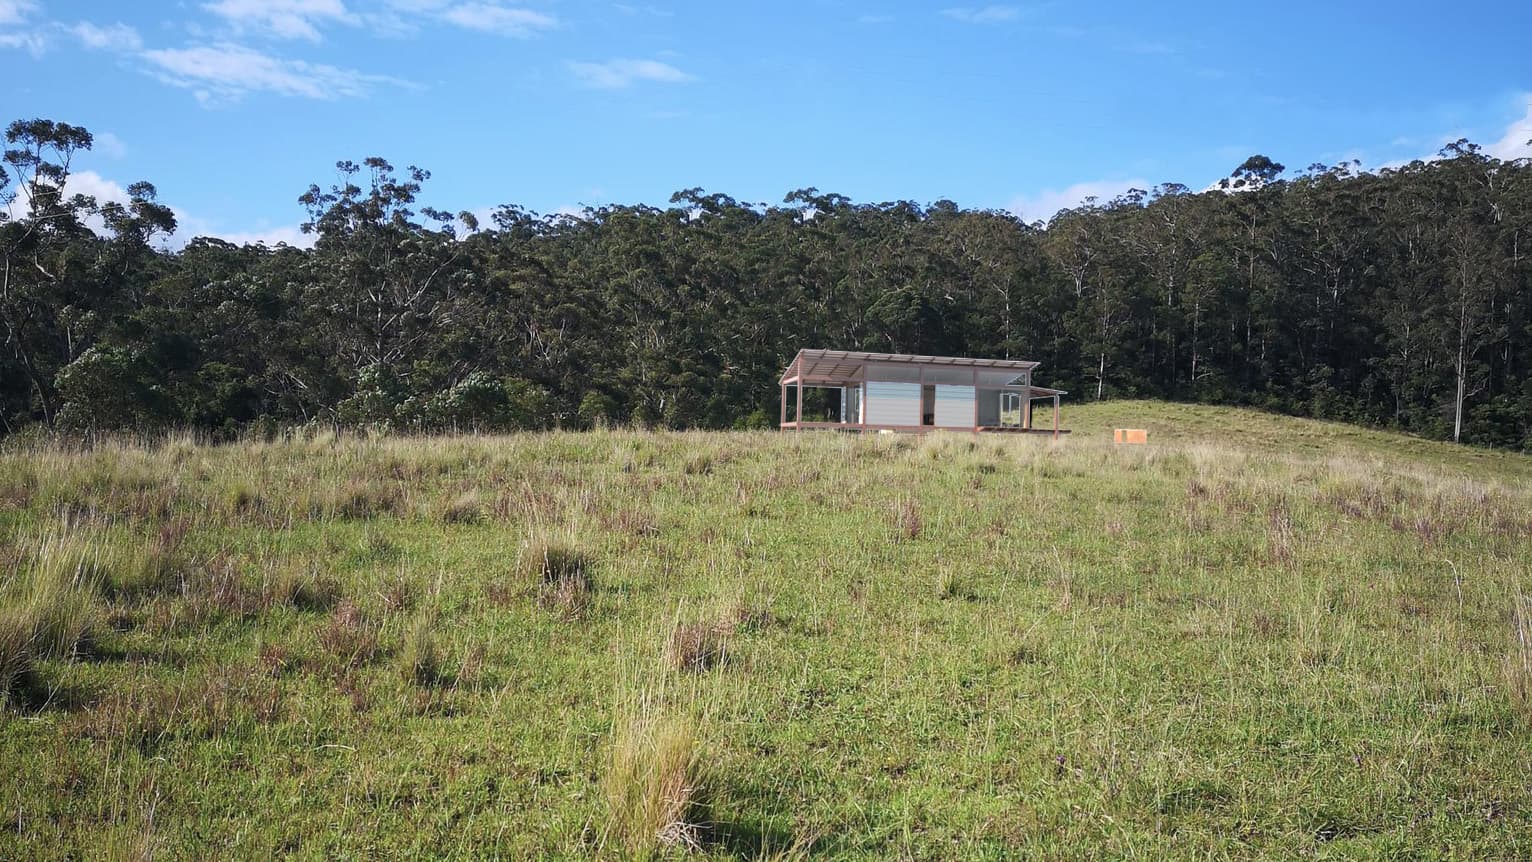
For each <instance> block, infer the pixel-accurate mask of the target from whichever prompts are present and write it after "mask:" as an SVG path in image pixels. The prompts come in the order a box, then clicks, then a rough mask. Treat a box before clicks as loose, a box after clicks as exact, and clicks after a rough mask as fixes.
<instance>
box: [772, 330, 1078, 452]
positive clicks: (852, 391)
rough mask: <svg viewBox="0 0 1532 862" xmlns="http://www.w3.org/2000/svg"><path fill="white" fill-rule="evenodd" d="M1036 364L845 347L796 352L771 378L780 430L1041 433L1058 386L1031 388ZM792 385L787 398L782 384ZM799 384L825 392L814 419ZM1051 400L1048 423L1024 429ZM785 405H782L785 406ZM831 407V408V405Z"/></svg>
mask: <svg viewBox="0 0 1532 862" xmlns="http://www.w3.org/2000/svg"><path fill="white" fill-rule="evenodd" d="M1037 366H1038V363H1036V362H1028V361H1025V360H1020V359H968V358H963V357H958V356H918V355H915V354H908V353H863V352H860V351H852V350H807V349H805V350H800V351H798V355H797V356H795V357H793V361H792V362H791V363H789V364H788V366H787V369H786V370H785V371H783V372H782V378H781V380H780V381H779V383H780V385H781V389H782V419H781V426H780V427H782V428H783V429H789V430H795V431H802V430H805V429H838V430H846V431H907V432H914V433H920V432H924V431H935V430H938V429H946V430H950V431H972V432H974V433H978V432H980V431H999V432H1014V433H1043V434H1052V435H1054V436H1055V437H1056V436H1058V435H1059V434H1061V433H1065V432H1064V431H1063V430H1062V429H1060V428H1059V397H1060V396H1062V395H1067V394H1068V393H1066V392H1064V391H1063V390H1061V389H1048V388H1046V387H1042V386H1034V385H1033V383H1032V371H1033V370H1034V369H1035V368H1037ZM789 388H791V389H793V390H794V394H793V396H792V397H791V398H790V397H789V393H788V389H789ZM804 389H826V390H831V398H830V400H829V403H830V405H831V407H832V409H830V410H826V411H825V413H826V415H825V416H824V417H823V418H822V419H818V420H810V419H807V418H805V417H804V413H803V392H804ZM1049 400H1051V401H1052V403H1053V423H1052V427H1051V428H1043V429H1038V428H1034V427H1033V426H1032V405H1033V403H1034V402H1036V401H1049ZM790 407H791V408H793V409H791V410H790V409H789V408H790ZM837 407H838V409H833V408H837Z"/></svg>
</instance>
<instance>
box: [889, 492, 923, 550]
mask: <svg viewBox="0 0 1532 862" xmlns="http://www.w3.org/2000/svg"><path fill="white" fill-rule="evenodd" d="M893 520H894V535H896V536H897V537H899V538H900V539H902V540H905V541H909V540H912V539H918V538H920V533H921V530H923V529H924V528H925V522H924V521H922V520H921V518H920V507H919V506H917V505H915V501H914V500H912V499H910V498H908V497H901V498H899V499H898V500H897V501H895V502H894V508H893Z"/></svg>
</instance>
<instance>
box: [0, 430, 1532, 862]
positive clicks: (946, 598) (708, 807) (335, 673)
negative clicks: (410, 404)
mask: <svg viewBox="0 0 1532 862" xmlns="http://www.w3.org/2000/svg"><path fill="white" fill-rule="evenodd" d="M1064 418H1065V423H1066V425H1067V426H1069V427H1071V428H1073V429H1075V433H1074V434H1072V435H1069V436H1067V437H1065V438H1064V439H1062V440H1060V441H1058V442H1057V443H1055V442H1053V441H1051V440H1048V439H1034V438H1027V439H1015V438H1010V437H982V438H977V439H975V438H972V437H970V436H967V435H943V434H939V435H933V436H930V437H926V438H913V437H905V436H878V435H869V436H865V437H852V436H847V435H838V434H829V433H821V434H796V435H794V434H773V433H737V434H736V433H727V434H723V433H720V434H704V433H691V434H670V433H635V432H627V431H598V432H591V433H550V434H541V435H525V436H512V437H486V438H468V437H457V438H437V439H411V438H371V437H350V436H344V435H340V436H337V435H333V434H309V435H294V436H290V437H287V438H283V439H279V440H276V441H269V442H268V441H250V442H246V443H240V444H231V445H222V446H208V445H203V444H200V443H198V442H196V441H194V440H190V439H176V440H170V441H166V442H163V443H158V444H154V445H147V444H140V443H135V442H132V441H119V442H106V443H101V444H98V445H96V446H94V447H92V448H88V449H81V448H71V447H67V446H62V445H49V444H41V443H32V444H27V445H22V444H11V445H10V447H9V448H4V449H0V684H3V685H0V691H3V692H4V693H5V696H4V703H3V705H0V858H6V859H11V858H15V859H53V858H77V857H87V858H92V857H96V858H99V857H106V858H117V857H122V856H148V855H154V856H157V857H161V858H208V857H237V858H252V857H271V856H278V855H282V856H296V857H299V858H328V857H330V856H346V857H354V856H367V857H380V858H418V857H451V858H464V857H488V858H589V857H597V858H611V859H618V858H631V857H642V856H646V855H649V856H655V857H659V858H680V857H687V858H717V859H725V858H747V859H757V858H760V859H765V858H810V857H812V858H821V857H823V858H844V859H883V858H890V857H895V858H911V859H947V858H972V859H1012V858H1037V859H1057V858H1080V859H1096V858H1124V857H1130V856H1132V857H1140V858H1183V857H1215V858H1239V859H1254V858H1269V859H1282V858H1291V857H1294V856H1309V857H1317V858H1416V857H1425V858H1439V857H1457V858H1476V859H1477V858H1485V859H1517V858H1527V857H1528V856H1529V855H1532V843H1529V841H1528V839H1527V838H1526V836H1527V835H1529V834H1532V786H1529V785H1528V783H1527V780H1526V772H1527V767H1528V764H1529V763H1532V705H1529V704H1532V633H1529V631H1532V630H1529V626H1532V622H1529V621H1532V605H1529V599H1528V596H1529V594H1532V572H1529V570H1528V569H1527V562H1526V561H1527V560H1528V559H1532V505H1529V504H1532V459H1529V458H1527V457H1524V456H1519V455H1514V454H1509V453H1500V452H1488V451H1483V450H1469V449H1464V448H1458V447H1452V446H1448V445H1444V444H1438V443H1431V442H1428V441H1422V440H1417V439H1413V438H1407V437H1402V436H1399V435H1392V434H1386V433H1379V432H1371V431H1365V430H1359V429H1355V428H1351V427H1347V426H1340V425H1333V424H1328V423H1320V422H1307V421H1302V420H1294V419H1285V418H1280V417H1273V416H1268V415H1264V414H1259V413H1252V412H1246V411H1236V410H1224V409H1215V408H1208V407H1195V406H1184V405H1163V404H1150V403H1141V402H1124V403H1109V404H1104V405H1091V406H1079V407H1072V408H1071V407H1066V409H1065V413H1064ZM1114 427H1143V428H1147V429H1149V440H1150V445H1148V446H1146V447H1131V448H1129V447H1123V448H1118V447H1114V446H1112V445H1111V443H1110V429H1111V428H1114Z"/></svg>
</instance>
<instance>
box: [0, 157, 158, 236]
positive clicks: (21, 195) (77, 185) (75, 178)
mask: <svg viewBox="0 0 1532 862" xmlns="http://www.w3.org/2000/svg"><path fill="white" fill-rule="evenodd" d="M16 191H17V195H16V199H15V200H13V201H11V205H10V211H11V216H12V217H16V216H19V215H21V214H22V213H25V212H26V211H27V209H28V208H29V207H30V206H31V205H32V196H31V195H30V194H29V192H30V189H29V188H27V187H26V186H21V187H19V188H17V189H16ZM75 195H86V196H89V197H92V198H95V200H96V204H97V205H98V206H99V205H101V204H105V203H113V202H115V203H119V204H123V205H124V206H126V205H127V203H128V202H129V201H130V200H132V198H131V197H130V196H129V195H128V190H127V188H125V187H124V186H123V185H122V184H121V183H119V182H117V181H116V180H109V179H107V178H106V177H103V176H101V175H100V174H98V173H96V172H95V171H71V172H70V174H69V178H68V179H67V180H65V181H64V197H65V198H71V197H74V196H75ZM84 222H85V226H86V227H88V228H90V229H91V230H93V231H95V232H96V233H98V234H104V233H105V232H106V222H104V221H102V219H101V217H100V216H95V215H93V216H87V217H86V218H85V220H84Z"/></svg>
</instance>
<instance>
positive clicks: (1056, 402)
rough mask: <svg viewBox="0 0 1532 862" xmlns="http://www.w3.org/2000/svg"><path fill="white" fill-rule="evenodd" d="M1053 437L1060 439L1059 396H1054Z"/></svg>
mask: <svg viewBox="0 0 1532 862" xmlns="http://www.w3.org/2000/svg"><path fill="white" fill-rule="evenodd" d="M1053 439H1055V440H1057V439H1059V397H1058V396H1057V395H1055V396H1053Z"/></svg>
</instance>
